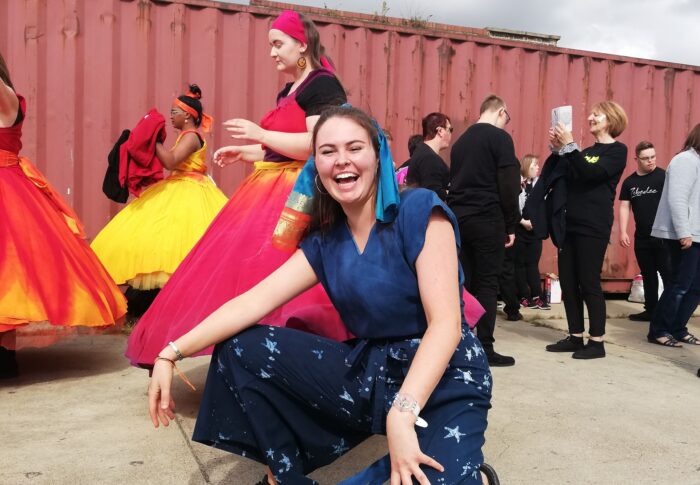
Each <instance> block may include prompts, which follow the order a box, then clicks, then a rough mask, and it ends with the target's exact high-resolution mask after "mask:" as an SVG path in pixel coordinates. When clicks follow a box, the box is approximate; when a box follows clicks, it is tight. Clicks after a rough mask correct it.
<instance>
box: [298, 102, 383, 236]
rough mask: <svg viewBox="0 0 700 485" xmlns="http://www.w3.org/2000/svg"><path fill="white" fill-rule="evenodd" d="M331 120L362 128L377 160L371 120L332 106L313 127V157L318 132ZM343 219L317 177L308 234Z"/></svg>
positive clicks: (376, 146)
mask: <svg viewBox="0 0 700 485" xmlns="http://www.w3.org/2000/svg"><path fill="white" fill-rule="evenodd" d="M333 118H347V119H349V120H352V121H354V122H355V123H357V124H358V125H359V126H360V127H362V128H363V129H364V130H365V131H366V132H367V136H368V137H369V139H370V140H371V142H372V148H373V149H374V154H375V155H376V157H377V160H379V138H378V136H377V135H378V133H377V128H376V127H375V126H374V124H373V123H372V119H371V118H370V117H369V116H368V115H367V114H366V113H365V112H364V111H362V110H359V109H357V108H351V107H341V106H332V107H329V108H327V109H326V110H325V111H323V112H322V113H321V116H320V117H319V119H318V122H316V126H314V131H313V134H312V136H311V143H312V145H311V146H312V154H313V155H314V157H315V156H316V139H317V137H318V131H319V130H320V129H321V127H322V126H323V125H324V124H325V123H326V122H327V121H329V120H331V119H333ZM343 217H344V213H343V209H342V207H341V206H340V204H339V203H338V201H336V200H335V199H334V198H333V197H331V196H330V195H328V191H327V190H326V189H325V188H323V185H322V183H321V181H320V179H319V178H318V175H317V176H316V184H315V187H314V202H313V210H312V212H311V224H310V225H309V232H314V231H321V232H326V231H327V230H328V229H330V228H331V227H332V226H333V225H334V224H335V223H336V222H337V221H338V220H340V219H342V218H343Z"/></svg>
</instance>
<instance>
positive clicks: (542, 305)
mask: <svg viewBox="0 0 700 485" xmlns="http://www.w3.org/2000/svg"><path fill="white" fill-rule="evenodd" d="M532 303H533V305H534V306H533V307H532V308H536V309H538V310H551V309H552V307H551V306H549V305H548V304H547V303H546V302H545V301H544V300H543V299H542V298H540V297H539V296H537V297H535V299H534V300H532Z"/></svg>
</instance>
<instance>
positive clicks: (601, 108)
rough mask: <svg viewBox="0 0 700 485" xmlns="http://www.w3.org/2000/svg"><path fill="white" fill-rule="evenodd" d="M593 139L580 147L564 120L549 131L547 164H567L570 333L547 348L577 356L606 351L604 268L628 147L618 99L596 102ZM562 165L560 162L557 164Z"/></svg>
mask: <svg viewBox="0 0 700 485" xmlns="http://www.w3.org/2000/svg"><path fill="white" fill-rule="evenodd" d="M588 125H589V131H590V132H591V134H592V135H593V136H594V137H595V140H596V142H595V144H593V145H592V146H590V147H588V148H585V149H584V150H580V149H579V148H578V145H576V143H574V137H573V135H572V134H571V132H570V131H567V130H566V129H565V128H564V125H562V124H561V123H560V124H558V125H557V126H556V127H554V128H552V129H550V131H549V141H550V143H551V145H552V149H553V151H554V150H556V152H555V153H553V154H552V155H551V156H550V157H549V158H548V159H547V162H546V164H545V169H543V177H544V172H545V170H546V169H547V166H546V165H547V164H554V166H558V165H559V164H564V165H563V169H564V170H565V173H566V177H565V182H566V184H565V187H564V188H563V190H565V191H566V209H565V212H564V214H565V231H564V240H563V241H558V247H559V281H560V284H561V290H562V298H563V300H564V310H565V311H566V319H567V321H568V324H569V336H568V337H566V338H565V339H563V340H560V341H559V342H557V343H554V344H551V345H547V347H546V349H547V351H549V352H573V354H572V357H573V358H575V359H596V358H600V357H605V347H604V345H603V335H604V334H605V297H604V296H603V289H602V288H601V286H600V273H601V271H602V267H603V259H604V258H605V250H606V249H607V246H608V243H609V240H610V231H611V230H612V224H613V203H614V201H615V189H616V188H617V184H618V182H619V181H620V177H621V176H622V172H623V170H624V169H625V165H626V164H627V147H626V146H625V145H623V144H622V143H620V142H619V141H615V138H616V137H617V136H619V135H620V134H621V133H622V132H623V131H624V129H625V128H626V127H627V114H625V111H624V110H623V109H622V107H621V106H620V105H619V104H617V103H615V102H614V101H603V102H600V103H597V104H595V105H594V106H593V109H592V110H591V114H590V115H589V116H588ZM557 168H559V167H557ZM584 302H585V303H586V307H587V308H588V318H589V330H588V333H589V339H588V343H587V344H586V345H585V346H584V344H583V331H584V323H583V322H584V320H583V303H584Z"/></svg>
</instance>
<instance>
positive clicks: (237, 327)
mask: <svg viewBox="0 0 700 485" xmlns="http://www.w3.org/2000/svg"><path fill="white" fill-rule="evenodd" d="M316 283H318V279H317V278H316V274H315V273H314V270H313V268H312V267H311V265H310V264H309V262H308V261H307V259H306V256H304V253H303V252H302V251H301V250H297V252H296V253H294V254H293V255H292V257H291V258H289V259H288V260H287V261H286V262H285V263H284V264H283V265H282V266H280V267H279V268H278V269H277V270H276V271H274V272H273V273H272V274H271V275H269V276H268V277H267V278H265V279H264V280H262V281H261V282H260V283H258V284H257V285H256V286H254V287H253V288H251V289H250V290H248V291H247V292H245V293H243V294H242V295H240V296H238V297H236V298H234V299H233V300H230V301H228V302H226V303H224V304H223V305H221V306H220V307H219V309H218V310H216V311H215V312H214V313H212V314H211V315H209V316H208V317H207V318H205V319H204V320H203V321H202V322H201V323H200V324H199V325H197V326H196V327H195V328H193V329H192V330H190V331H189V332H187V333H186V334H185V335H183V336H182V337H180V338H178V339H177V340H175V342H174V344H175V346H176V347H177V348H178V350H179V351H180V352H181V354H182V355H184V356H189V355H192V354H195V353H197V352H199V351H201V350H203V349H205V348H207V347H209V346H211V345H214V344H217V343H219V342H222V341H223V340H226V339H227V338H229V337H231V336H233V335H236V334H238V333H239V332H241V331H243V330H245V329H246V328H248V327H251V326H253V325H255V324H256V323H257V322H258V321H259V320H260V319H261V318H262V317H264V316H265V315H267V314H268V313H270V312H271V311H272V310H274V309H275V308H277V307H279V306H281V305H282V304H284V303H286V302H288V301H289V300H291V299H292V298H294V297H295V296H297V295H299V294H300V293H302V292H304V291H306V290H307V289H309V288H311V287H312V286H313V285H315V284H316ZM158 355H159V356H160V357H165V358H166V359H170V360H176V357H177V356H176V355H175V352H174V350H173V349H172V348H171V347H170V346H166V347H165V348H164V349H163V350H162V351H161V352H160V353H159V354H158ZM171 380H172V365H171V364H170V363H168V362H167V361H164V360H156V362H155V363H154V367H153V376H152V378H151V384H150V386H149V390H148V400H149V411H150V414H151V420H152V421H153V425H154V426H155V427H158V419H160V421H161V423H163V425H165V426H167V425H168V419H172V409H173V403H172V400H171V398H170V383H171Z"/></svg>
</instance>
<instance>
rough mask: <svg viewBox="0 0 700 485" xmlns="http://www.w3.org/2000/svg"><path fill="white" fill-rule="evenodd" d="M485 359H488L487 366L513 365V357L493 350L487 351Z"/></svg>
mask: <svg viewBox="0 0 700 485" xmlns="http://www.w3.org/2000/svg"><path fill="white" fill-rule="evenodd" d="M486 359H487V360H488V361H489V366H491V367H510V366H511V365H515V359H514V358H513V357H509V356H507V355H501V354H499V353H497V352H494V351H491V352H487V353H486Z"/></svg>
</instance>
